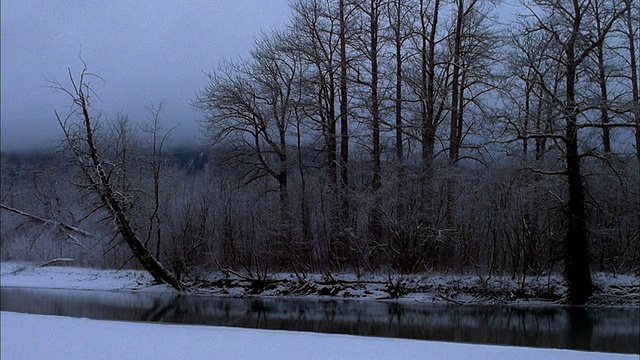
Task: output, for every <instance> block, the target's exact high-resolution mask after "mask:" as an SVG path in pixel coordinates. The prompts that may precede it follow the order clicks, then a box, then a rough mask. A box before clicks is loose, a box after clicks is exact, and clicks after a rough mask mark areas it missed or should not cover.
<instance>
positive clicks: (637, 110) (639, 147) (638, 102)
mask: <svg viewBox="0 0 640 360" xmlns="http://www.w3.org/2000/svg"><path fill="white" fill-rule="evenodd" d="M625 5H626V6H627V12H626V14H625V17H624V21H625V25H626V29H625V30H626V35H627V39H628V42H629V43H628V44H627V46H628V48H629V64H630V65H631V79H630V80H631V112H632V113H633V119H634V121H635V124H636V134H635V137H636V157H637V159H638V162H640V91H639V90H638V86H639V85H638V81H639V79H638V62H637V54H636V51H637V49H636V41H637V39H636V38H635V36H634V34H635V32H634V27H633V20H634V16H633V10H634V7H633V6H632V3H631V0H625ZM636 6H638V4H637V2H636ZM635 9H637V8H635ZM635 19H636V21H637V20H638V13H636V14H635Z"/></svg>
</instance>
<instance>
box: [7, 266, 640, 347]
mask: <svg viewBox="0 0 640 360" xmlns="http://www.w3.org/2000/svg"><path fill="white" fill-rule="evenodd" d="M0 270H1V275H2V276H1V278H0V284H1V285H2V286H12V287H37V288H60V289H86V290H111V291H138V292H139V291H145V292H147V291H148V292H173V290H172V289H171V288H169V287H168V286H166V285H152V281H151V280H152V279H151V277H150V276H149V275H148V274H146V273H145V272H142V271H132V270H121V271H118V272H116V271H114V270H96V269H84V268H75V267H37V266H35V265H33V264H27V263H2V264H1V267H0ZM285 277H286V275H279V278H280V279H283V278H285ZM341 279H342V280H343V281H342V283H341V282H339V281H337V282H336V284H335V285H333V286H336V287H334V288H336V289H338V287H337V286H338V285H339V286H342V288H340V290H339V292H338V293H337V294H334V295H333V296H342V297H344V292H345V291H353V292H354V293H355V290H358V289H359V291H361V293H362V295H363V296H361V297H362V298H364V299H366V298H375V297H378V298H379V297H384V296H385V294H386V295H387V296H388V292H386V291H384V290H381V289H378V288H376V286H382V285H381V284H379V283H378V282H379V281H378V279H374V280H366V281H365V282H363V283H362V284H364V285H362V284H361V285H357V286H356V284H355V283H354V282H351V281H352V280H350V279H351V278H348V277H347V276H343V277H342V278H341ZM381 279H383V278H381ZM445 280H446V278H444V277H442V278H440V280H438V281H440V283H439V285H440V286H445V285H446V281H445ZM207 281H210V282H214V281H218V280H215V279H211V280H207ZM242 281H244V280H243V279H231V280H227V285H232V283H233V282H236V284H237V286H228V287H225V286H223V287H215V289H214V287H209V288H207V287H204V286H202V284H203V283H205V282H204V281H200V282H199V284H200V286H199V287H198V289H199V290H198V291H199V292H204V293H206V292H207V291H206V290H207V289H209V290H208V291H209V292H210V293H222V294H225V295H227V296H234V295H238V296H240V295H242V294H244V292H245V291H247V288H245V287H244V286H242V284H241V283H242ZM312 281H315V280H313V278H310V279H309V280H308V281H307V283H308V284H312V285H308V286H328V285H321V281H323V280H318V282H317V283H315V282H314V283H312ZM367 281H368V282H367ZM402 281H412V280H411V279H409V280H407V279H402ZM434 281H436V280H434ZM460 281H461V284H460V287H463V286H470V285H471V283H469V284H467V283H465V280H464V279H460ZM468 281H469V282H471V280H468ZM616 281H618V283H615V282H613V281H610V282H609V285H607V286H613V287H614V288H616V287H618V288H623V287H624V286H627V285H626V283H623V280H622V279H620V277H618V278H617V279H616ZM624 281H627V282H628V281H632V282H631V286H632V287H633V286H635V287H637V286H638V285H637V279H632V278H626V279H624ZM634 281H635V283H634ZM291 282H292V283H294V282H293V280H291ZM194 284H197V283H194ZM274 284H275V286H270V287H269V288H268V289H263V290H264V291H263V292H262V295H266V296H275V295H278V294H277V291H282V289H287V287H286V286H285V287H283V286H284V285H287V284H288V282H287V281H280V282H277V283H274ZM289 285H290V284H289ZM349 289H351V290H349ZM376 289H377V290H376ZM234 292H235V293H234ZM365 292H368V293H365ZM626 293H627V295H629V293H630V294H631V295H633V291H631V292H629V291H627V292H626ZM297 295H298V296H300V295H301V294H297ZM356 295H357V293H356V294H354V297H359V296H356ZM309 296H311V295H309ZM313 296H317V295H313ZM428 296H429V294H426V293H413V294H407V295H405V296H404V297H403V298H402V299H401V301H417V300H424V299H427V298H428ZM458 299H460V297H458ZM432 300H433V301H440V300H442V299H440V300H438V299H436V298H435V297H433V298H432ZM1 327H2V330H3V331H2V332H1V358H2V359H41V358H48V359H63V358H64V359H85V358H96V359H116V358H117V359H142V358H154V359H165V358H166V359H175V358H190V359H199V358H207V359H209V358H215V359H300V358H303V359H419V358H430V359H637V355H621V354H611V353H598V352H584V351H573V350H558V349H540V348H527V347H512V346H490V345H476V344H458V343H448V342H438V341H419V340H406V339H388V338H376V337H362V336H350V335H332V334H318V333H301V332H295V331H273V330H254V329H238V328H226V327H218V326H196V325H167V324H157V323H140V322H137V323H129V322H118V321H103V320H89V319H84V318H80V319H78V318H68V317H56V316H48V315H28V314H19V313H13V312H2V313H1Z"/></svg>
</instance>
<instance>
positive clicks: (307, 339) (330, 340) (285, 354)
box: [0, 312, 638, 360]
mask: <svg viewBox="0 0 640 360" xmlns="http://www.w3.org/2000/svg"><path fill="white" fill-rule="evenodd" d="M0 317H1V325H2V332H1V337H0V340H1V358H2V359H3V360H11V359H305V360H311V359H441V360H445V359H474V360H482V359H523V360H524V359H531V360H539V359H547V360H551V359H576V360H578V359H580V360H589V359H593V360H596V359H597V360H604V359H637V358H638V357H637V355H621V354H610V353H596V352H582V351H572V350H554V349H536V348H524V347H508V346H488V345H470V344H456V343H445V342H435V341H417V340H404V339H385V338H372V337H361V336H349V335H328V334H315V333H301V332H293V331H275V330H250V329H239V328H224V327H216V326H193V325H163V324H150V323H129V322H117V321H98V320H88V319H76V318H68V317H59V316H47V315H27V314H18V313H12V312H2V313H0Z"/></svg>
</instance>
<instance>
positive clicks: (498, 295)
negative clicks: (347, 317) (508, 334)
mask: <svg viewBox="0 0 640 360" xmlns="http://www.w3.org/2000/svg"><path fill="white" fill-rule="evenodd" d="M593 281H594V285H595V292H594V296H593V297H592V299H591V300H590V302H589V303H588V304H587V305H590V306H638V305H640V278H639V277H637V276H631V275H617V276H613V275H611V274H604V273H596V274H594V275H593ZM0 284H2V286H14V287H36V288H61V289H82V290H119V291H163V292H164V291H167V292H170V291H173V290H172V289H171V288H170V287H169V286H167V285H157V284H154V283H153V279H152V278H151V276H150V275H149V274H148V273H147V272H145V271H140V270H119V271H116V270H99V269H88V268H79V267H71V266H39V265H38V264H33V263H24V262H3V263H2V264H1V265H0ZM188 285H189V287H190V289H189V291H190V292H192V293H195V294H202V295H213V296H230V297H246V296H263V297H310V298H315V297H321V298H350V299H370V300H394V301H412V302H413V301H416V302H425V303H454V304H491V305H493V304H501V305H519V304H522V305H537V304H541V305H545V304H546V305H551V304H555V305H557V304H563V303H564V302H565V294H566V287H565V286H564V285H563V282H562V278H561V277H559V276H555V275H554V276H545V277H537V278H536V277H529V278H527V279H525V280H524V281H522V280H521V279H517V280H512V279H511V278H510V277H502V276H494V277H491V278H486V277H485V278H482V277H479V276H476V275H438V274H419V275H405V276H399V275H363V276H361V277H356V276H355V275H353V274H322V275H320V274H306V275H304V276H302V275H295V274H286V273H279V274H269V275H268V276H262V277H258V276H251V275H249V274H247V275H244V274H241V273H222V272H212V273H207V274H203V275H201V276H199V277H197V278H196V279H193V280H191V281H189V282H188Z"/></svg>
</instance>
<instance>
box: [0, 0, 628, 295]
mask: <svg viewBox="0 0 640 360" xmlns="http://www.w3.org/2000/svg"><path fill="white" fill-rule="evenodd" d="M291 6H292V10H293V11H292V14H293V15H292V18H291V21H290V23H289V24H288V26H287V28H286V29H285V30H280V31H272V32H268V33H265V34H262V35H260V36H259V37H258V38H256V40H255V45H254V47H253V49H252V50H251V52H250V55H249V56H248V57H247V58H244V59H239V60H235V61H224V62H222V63H221V64H219V67H218V68H217V69H216V70H215V71H213V72H211V73H210V74H208V80H209V81H208V84H207V85H206V87H205V88H203V89H201V90H200V91H199V92H198V93H197V95H196V97H195V98H194V100H193V106H194V107H195V108H196V109H198V110H200V111H201V113H202V116H203V118H202V119H201V121H202V125H203V133H204V134H205V138H206V139H207V140H208V141H209V145H210V146H208V147H207V150H206V151H204V152H203V156H204V154H205V153H206V156H207V158H208V160H207V161H206V162H205V163H204V165H202V166H200V167H199V168H198V169H195V170H194V168H191V169H190V170H189V169H187V168H185V167H184V166H180V165H179V164H178V163H177V162H175V161H174V160H172V157H170V156H166V153H167V148H166V145H165V144H164V141H165V138H166V136H170V132H167V131H163V130H162V129H161V126H160V121H159V120H160V118H161V108H152V109H151V110H150V120H149V122H148V123H149V124H148V126H146V127H145V128H144V129H143V131H134V127H133V125H132V124H131V122H130V121H128V119H126V117H120V118H117V119H113V120H112V121H106V120H108V119H97V118H92V117H89V121H93V123H92V126H94V127H95V132H96V134H98V135H97V137H96V140H95V145H96V147H97V148H99V149H100V156H101V160H100V161H98V162H97V163H95V162H94V163H92V161H89V159H90V158H91V153H92V150H91V149H90V148H89V149H87V145H86V141H85V140H86V138H87V135H88V133H89V132H88V131H87V130H86V127H85V128H77V125H78V124H79V123H78V122H73V119H74V116H76V115H80V118H81V119H83V120H87V117H85V118H83V114H82V110H83V109H84V108H86V110H87V111H88V112H89V111H92V108H91V107H90V105H89V104H87V105H86V106H85V107H83V105H82V104H78V103H77V100H78V99H80V98H82V97H83V96H86V95H89V94H91V92H90V87H88V86H87V87H86V88H80V89H81V90H82V91H80V92H78V91H71V92H70V95H72V97H73V99H74V102H75V103H76V105H79V107H77V108H76V111H77V112H75V113H72V114H70V115H72V116H71V117H70V118H69V119H70V121H69V122H66V121H61V125H62V127H63V128H64V129H66V133H67V149H68V150H71V151H72V153H73V154H71V155H73V156H70V158H73V159H76V160H78V159H80V160H81V167H80V169H83V167H82V166H85V168H87V167H88V168H90V171H94V169H95V168H96V167H97V166H98V165H100V166H99V167H103V168H104V169H103V172H104V176H105V180H108V183H109V186H110V187H112V190H113V194H112V196H113V197H114V199H115V198H117V199H116V200H117V201H116V203H117V204H118V205H119V206H121V207H122V208H121V210H122V211H123V212H126V213H127V214H128V220H129V221H130V222H131V226H132V229H137V232H138V233H140V235H138V237H139V240H140V243H141V244H142V245H144V248H146V249H148V250H149V252H150V253H151V254H152V255H154V257H155V258H156V259H159V260H160V261H161V262H164V263H166V264H168V268H169V269H171V272H172V273H174V274H176V276H177V278H178V279H180V277H181V275H182V274H184V273H185V272H188V271H194V270H195V269H207V268H208V269H210V268H216V267H217V268H221V269H245V270H247V271H249V272H264V271H265V269H271V271H283V270H286V271H295V272H296V273H301V274H303V273H306V272H323V271H353V272H356V273H358V274H359V273H361V272H363V271H387V270H388V271H395V272H402V273H411V272H421V271H437V272H470V271H471V272H475V273H477V274H479V275H480V276H492V275H494V274H509V275H511V276H512V277H513V278H518V279H522V281H523V282H524V279H525V278H526V277H528V276H542V275H548V274H551V273H556V272H562V273H563V274H564V275H565V279H566V280H567V284H568V286H569V292H570V294H569V301H570V302H573V303H584V302H585V301H587V299H588V298H589V296H590V295H591V292H592V283H591V271H592V270H593V268H595V269H597V270H603V271H612V272H614V273H618V272H638V271H639V270H640V268H639V267H638V264H639V261H640V260H639V259H640V204H639V201H640V200H639V199H640V173H639V170H638V169H639V166H638V162H639V161H640V150H639V146H638V145H639V143H640V130H639V124H640V120H639V119H640V111H639V100H638V99H639V98H638V79H637V66H638V65H637V59H636V48H635V43H636V41H637V39H638V36H637V35H638V34H637V31H638V16H637V15H638V8H637V4H634V3H632V2H631V1H630V0H584V1H567V0H562V1H547V0H535V1H528V2H526V3H523V4H521V6H520V9H519V13H518V14H508V15H509V16H506V15H507V14H506V13H505V10H504V7H503V6H502V5H501V4H500V3H499V2H498V1H479V0H448V1H441V0H431V1H426V0H386V1H382V0H366V1H365V0H297V1H293V2H292V4H291ZM505 17H506V18H509V19H511V18H513V20H508V21H507V20H504V19H505ZM501 19H502V20H501ZM83 74H84V73H83ZM74 86H76V85H75V83H74ZM61 88H63V89H64V87H61ZM75 89H76V90H77V89H78V88H77V87H75ZM80 95H81V96H80ZM76 136H77V138H76ZM74 139H75V140H78V139H79V140H82V141H84V142H82V143H78V142H74V141H75V140H74ZM69 140H74V141H69ZM87 154H89V157H88V158H85V157H86V156H87ZM3 158H4V157H3ZM63 158H64V157H63ZM82 159H85V160H82ZM83 164H84V165H83ZM201 164H202V163H201ZM5 166H6V167H10V168H11V171H9V172H16V171H19V170H17V169H16V168H14V166H13V164H10V163H8V162H5V161H4V159H3V167H5ZM19 168H20V167H18V169H19ZM47 168H48V166H45V167H44V168H42V167H41V168H38V169H37V171H36V172H35V173H37V174H42V172H44V171H47V170H46V169H47ZM74 169H77V167H65V166H59V165H56V166H53V167H52V168H50V169H49V170H48V171H51V173H50V174H48V175H46V176H51V179H54V178H55V179H60V180H59V181H58V182H57V183H55V184H51V183H48V184H46V187H47V190H46V191H44V190H42V189H43V186H44V185H42V184H40V182H39V181H37V180H38V179H36V178H35V177H37V176H36V175H33V176H32V175H28V176H26V177H25V176H18V175H15V174H14V175H12V176H8V177H9V180H5V179H3V188H2V190H3V194H2V202H3V203H11V204H12V206H13V207H16V208H22V209H26V210H30V212H32V213H43V211H45V210H46V214H49V215H52V216H49V218H63V219H61V220H64V223H69V224H74V226H75V225H80V224H81V223H82V222H86V221H91V222H92V224H91V226H88V228H91V229H101V227H100V226H99V225H102V227H103V228H104V230H96V231H97V232H98V233H102V232H104V233H103V234H102V235H100V236H97V237H96V238H95V239H93V240H89V239H85V240H84V241H88V242H93V244H94V245H92V246H90V247H89V249H94V250H95V249H99V250H100V251H93V252H92V251H88V250H83V253H86V254H89V253H95V254H94V255H96V254H99V253H100V252H103V253H104V254H103V255H100V256H97V257H95V258H93V260H91V261H102V262H103V263H104V265H105V266H107V265H108V266H113V265H114V264H115V263H118V262H122V261H123V259H125V258H126V257H127V256H130V255H129V252H126V251H124V250H122V246H121V242H122V232H120V233H119V235H118V236H115V237H114V239H110V240H108V241H107V240H105V239H104V238H103V237H104V236H109V235H108V234H112V232H110V231H108V229H110V228H112V227H113V223H114V221H117V217H115V219H114V213H109V212H108V211H106V210H107V209H105V207H108V208H110V209H112V210H113V206H111V207H109V206H106V205H105V202H104V201H103V200H104V199H102V200H100V196H103V195H104V193H103V194H102V195H100V194H101V193H100V191H104V188H105V186H104V182H102V185H100V183H101V182H100V181H98V182H97V183H93V184H92V182H91V179H94V180H95V179H98V180H99V179H100V177H101V175H99V174H97V175H96V174H95V173H91V174H92V176H94V177H93V178H92V177H91V176H89V177H87V174H86V173H85V175H84V180H83V181H70V182H64V181H63V180H62V179H66V178H69V175H70V174H71V173H72V172H73V171H75V170H74ZM4 173H5V171H3V177H4V178H7V176H5V175H4ZM23 175H27V174H23ZM38 176H43V177H46V176H45V175H38ZM95 176H97V177H95ZM87 179H89V180H88V183H87ZM14 183H15V184H21V185H20V186H17V188H19V189H20V191H27V190H25V189H27V188H31V190H29V192H30V193H32V194H35V196H36V197H39V196H41V199H39V200H40V201H38V202H37V204H38V207H37V209H34V208H33V202H30V203H24V201H22V200H20V197H18V196H16V195H15V194H16V187H12V186H8V185H7V186H5V184H14ZM74 183H75V185H72V184H74ZM96 184H97V185H96ZM78 185H80V186H81V188H82V189H83V191H81V192H77V191H76V193H78V195H76V194H74V193H73V191H71V190H69V189H68V188H67V187H70V186H78ZM34 187H35V188H36V189H37V191H36V192H34V191H33V188H34ZM58 187H59V188H58ZM62 188H67V190H61V189H62ZM59 192H62V193H59ZM52 193H55V194H58V195H59V198H58V197H56V196H52V195H51V194H52ZM45 194H48V195H47V196H45ZM96 194H97V195H96ZM56 198H57V199H58V200H56V201H57V202H54V201H53V200H52V199H56ZM61 199H64V201H63V200H61ZM62 203H64V205H63V204H62ZM30 204H31V205H30ZM43 204H45V205H46V206H45V207H44V208H43V207H42V205H43ZM72 204H73V205H72ZM31 209H33V210H31ZM52 209H56V211H58V213H55V212H52ZM105 211H106V212H105ZM87 213H88V215H87ZM80 214H84V215H83V217H81V215H80ZM2 216H3V217H6V216H8V215H6V214H5V212H3V214H2ZM14 221H17V220H14ZM8 229H9V228H8V227H5V226H3V228H2V230H3V231H9V230H8ZM12 231H13V230H12ZM24 231H26V230H24ZM30 231H34V230H30ZM25 236H27V235H25ZM4 238H5V236H3V239H4ZM10 245H11V242H8V241H5V240H3V248H2V249H3V253H2V254H3V257H7V256H17V252H18V250H17V249H21V250H20V252H22V254H21V255H28V256H35V255H34V254H29V252H31V251H33V249H34V248H37V246H36V245H32V246H31V247H30V248H29V249H25V248H24V246H25V244H24V243H23V244H21V245H19V246H18V244H13V245H11V246H10ZM14 246H15V247H14ZM73 246H77V245H73ZM26 250H28V251H26ZM107 250H108V251H107ZM25 251H26V253H25ZM49 251H51V250H49ZM65 251H71V250H70V249H67V250H65Z"/></svg>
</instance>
